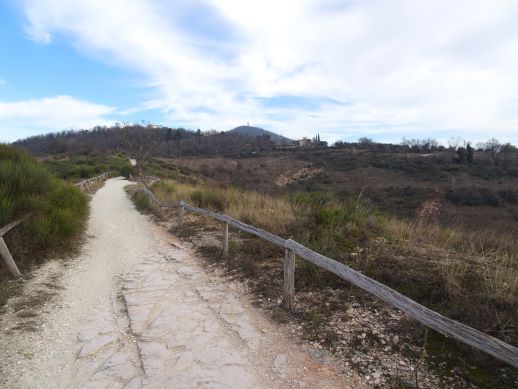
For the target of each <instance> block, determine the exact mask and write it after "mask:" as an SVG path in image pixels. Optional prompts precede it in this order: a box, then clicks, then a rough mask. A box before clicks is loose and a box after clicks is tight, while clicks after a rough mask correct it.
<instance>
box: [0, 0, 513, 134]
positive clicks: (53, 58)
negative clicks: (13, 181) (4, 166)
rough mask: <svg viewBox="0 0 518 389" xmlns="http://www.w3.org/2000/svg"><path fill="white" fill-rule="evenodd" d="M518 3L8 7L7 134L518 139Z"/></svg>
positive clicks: (195, 0) (159, 1) (96, 2)
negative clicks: (174, 131) (145, 130)
mask: <svg viewBox="0 0 518 389" xmlns="http://www.w3.org/2000/svg"><path fill="white" fill-rule="evenodd" d="M517 20H518V2H516V1H515V0H491V1H490V0H486V1H478V0H456V1H449V0H433V1H431V0H420V1H415V0H383V1H382V0H282V1H279V0H275V1H274V0H260V1H256V0H250V1H244V0H204V1H200V0H174V1H173V0H0V141H4V142H9V141H13V140H16V139H19V138H23V137H26V136H30V135H35V134H42V133H47V132H51V131H60V130H66V129H82V128H91V127H93V126H96V125H111V124H113V123H115V122H120V123H126V122H130V123H133V122H140V121H144V122H150V123H154V124H160V125H165V126H170V127H185V128H189V129H198V128H200V129H201V130H203V131H205V130H210V129H217V130H228V129H231V128H233V127H236V126H238V125H243V124H245V123H247V122H249V123H250V124H251V125H254V126H259V127H263V128H266V129H269V130H271V131H275V132H277V133H280V134H282V135H284V136H287V137H290V138H294V139H297V138H301V137H303V136H307V137H312V136H314V135H315V134H316V133H319V134H320V137H321V138H322V139H326V140H328V141H330V142H334V141H336V140H346V141H352V140H356V139H358V138H360V137H363V136H367V137H371V138H373V139H375V140H378V141H384V142H399V141H400V140H401V139H402V138H403V137H407V138H424V137H434V138H437V139H439V140H441V141H443V142H446V140H447V139H448V138H449V137H451V136H455V137H458V136H460V137H462V138H464V139H467V140H471V141H473V142H478V141H484V140H486V139H488V138H491V137H496V138H498V139H499V140H500V141H502V142H512V143H515V144H516V143H518V23H517V22H516V21H517Z"/></svg>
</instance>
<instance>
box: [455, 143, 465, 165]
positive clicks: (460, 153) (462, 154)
mask: <svg viewBox="0 0 518 389" xmlns="http://www.w3.org/2000/svg"><path fill="white" fill-rule="evenodd" d="M457 155H458V156H459V158H458V159H457V161H458V162H459V163H464V161H465V160H466V149H465V148H464V147H459V148H457Z"/></svg>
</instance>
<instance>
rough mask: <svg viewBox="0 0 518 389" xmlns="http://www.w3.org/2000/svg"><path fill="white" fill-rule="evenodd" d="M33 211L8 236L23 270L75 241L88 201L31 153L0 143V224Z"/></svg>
mask: <svg viewBox="0 0 518 389" xmlns="http://www.w3.org/2000/svg"><path fill="white" fill-rule="evenodd" d="M29 213H30V214H31V216H30V217H29V218H28V219H26V220H25V221H24V222H23V223H22V224H21V225H20V226H19V227H17V228H16V229H14V230H13V231H11V232H10V233H9V234H7V235H6V237H5V238H6V240H7V242H8V245H9V247H10V249H11V251H12V253H13V256H14V257H15V258H16V260H17V263H18V265H19V267H20V268H22V269H23V268H24V267H26V266H28V265H29V264H31V263H35V262H39V261H41V260H43V259H45V258H46V256H47V255H48V254H49V253H50V252H51V251H54V250H56V249H62V248H65V247H66V246H67V245H68V243H70V242H71V241H72V240H73V238H74V237H75V236H76V235H77V234H78V233H79V232H80V231H81V230H82V227H83V225H84V222H85V220H86V217H87V215H88V202H87V199H86V196H85V195H84V194H83V193H82V192H81V191H80V190H79V189H78V188H76V187H74V186H72V185H70V184H67V183H65V182H63V181H61V180H59V179H57V178H55V177H53V175H52V174H51V173H50V172H49V170H48V169H47V168H46V167H45V166H43V165H42V164H40V163H39V162H37V161H35V160H34V159H33V158H31V157H30V156H29V155H28V154H27V153H25V152H23V151H20V150H18V149H15V148H13V147H10V146H6V145H0V227H1V226H3V225H5V224H7V223H9V222H12V221H14V220H16V219H18V218H20V217H22V216H25V215H27V214H29ZM0 275H1V274H0Z"/></svg>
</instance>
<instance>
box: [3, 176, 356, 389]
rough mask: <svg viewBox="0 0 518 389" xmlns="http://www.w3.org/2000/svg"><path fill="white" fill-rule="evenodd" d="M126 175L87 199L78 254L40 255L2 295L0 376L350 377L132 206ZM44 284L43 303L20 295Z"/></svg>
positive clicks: (56, 382) (106, 382)
mask: <svg viewBox="0 0 518 389" xmlns="http://www.w3.org/2000/svg"><path fill="white" fill-rule="evenodd" d="M128 184H129V182H127V181H124V180H121V179H112V180H109V181H107V182H106V184H105V186H104V187H103V188H101V189H100V190H99V191H98V192H97V193H96V194H95V195H94V197H93V199H92V202H91V216H90V218H89V221H88V231H87V234H88V238H87V240H86V242H85V244H84V247H83V250H82V253H81V255H80V256H79V257H78V258H77V259H75V260H73V261H69V262H57V261H53V262H49V263H48V264H46V265H44V266H42V267H41V268H40V269H38V270H37V271H35V272H34V275H33V277H32V278H31V279H30V280H28V282H27V283H26V285H25V288H24V291H23V293H22V294H21V296H19V297H17V298H13V299H12V301H10V302H9V304H8V305H7V308H6V312H4V313H3V315H2V317H1V322H0V331H1V337H0V355H2V356H3V360H2V363H1V364H0V369H1V371H0V373H1V376H0V386H2V387H10V388H36V387H38V388H42V387H44V388H47V387H48V388H70V387H74V388H75V387H87V388H88V387H91V388H100V387H101V388H102V387H110V388H139V387H153V388H155V387H156V388H159V387H160V388H162V387H164V388H272V387H276V388H283V387H286V388H298V387H306V388H308V387H319V388H342V387H349V386H351V387H358V385H357V383H354V384H353V383H351V382H350V381H345V379H344V377H342V376H341V375H339V374H338V373H337V372H336V371H335V369H334V368H333V367H332V366H326V365H321V364H318V363H316V362H315V361H314V360H312V359H311V358H310V357H309V356H308V353H307V351H304V350H303V349H302V348H301V347H299V346H297V345H296V344H294V343H293V342H292V341H290V340H289V338H288V337H287V336H286V334H284V333H283V332H282V331H280V330H278V329H277V328H276V327H275V326H274V325H273V324H272V323H270V322H269V321H268V320H266V318H264V317H263V315H262V314H261V313H259V312H257V311H256V310H255V309H254V308H253V307H251V305H250V301H249V300H248V298H247V297H246V295H245V291H244V290H243V289H242V287H241V286H240V284H239V283H234V282H228V280H226V279H224V278H220V277H219V276H217V275H215V274H209V273H207V271H206V270H204V269H203V268H202V267H201V265H200V263H199V260H198V259H197V258H196V257H195V256H194V255H193V254H192V253H191V252H189V250H188V249H187V248H185V247H183V246H182V244H181V243H180V242H178V241H177V240H176V239H175V238H174V237H172V236H170V235H169V234H167V233H166V232H165V231H164V229H163V228H161V227H159V226H157V225H155V224H154V223H152V222H151V221H150V219H149V218H148V217H146V216H144V215H141V214H139V213H138V212H137V211H136V210H135V208H134V206H133V205H132V203H131V202H130V200H129V199H128V198H127V196H126V193H125V191H124V187H125V186H126V185H128ZM56 284H58V285H59V288H57V289H56ZM51 291H52V293H51ZM45 293H48V295H49V299H48V301H45V303H44V304H40V305H38V306H33V307H31V306H30V304H28V303H27V302H28V301H31V300H30V299H29V298H28V297H31V296H32V297H33V298H36V299H37V298H38V296H39V297H40V298H41V297H42V296H46V295H45ZM52 295H53V296H52ZM50 297H51V298H50ZM24 304H25V305H24ZM29 313H30V314H29ZM28 323H29V324H30V325H28ZM22 324H23V325H22Z"/></svg>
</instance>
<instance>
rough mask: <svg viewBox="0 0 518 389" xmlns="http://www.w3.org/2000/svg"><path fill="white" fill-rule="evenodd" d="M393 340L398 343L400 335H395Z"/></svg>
mask: <svg viewBox="0 0 518 389" xmlns="http://www.w3.org/2000/svg"><path fill="white" fill-rule="evenodd" d="M392 342H393V343H394V344H398V343H399V336H397V335H395V336H394V337H393V338H392Z"/></svg>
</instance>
